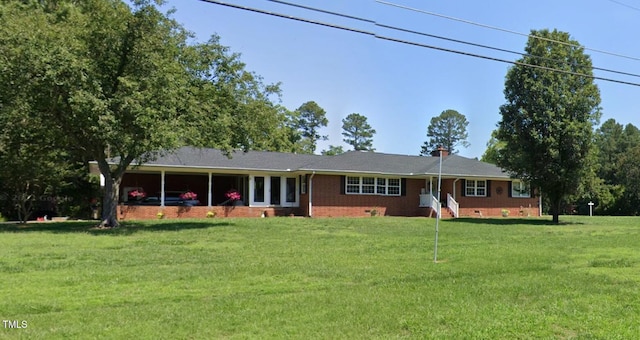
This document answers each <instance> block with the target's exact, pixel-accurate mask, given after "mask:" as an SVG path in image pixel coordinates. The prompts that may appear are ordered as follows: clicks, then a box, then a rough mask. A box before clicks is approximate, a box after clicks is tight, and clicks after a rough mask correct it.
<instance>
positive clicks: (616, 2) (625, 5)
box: [609, 0, 640, 12]
mask: <svg viewBox="0 0 640 340" xmlns="http://www.w3.org/2000/svg"><path fill="white" fill-rule="evenodd" d="M609 1H611V2H613V3H614V4H618V5H620V6H624V7H627V8H631V9H633V10H636V11H639V12H640V8H638V7H633V6H631V5H627V4H625V3H623V2H621V1H616V0H609Z"/></svg>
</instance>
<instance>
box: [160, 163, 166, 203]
mask: <svg viewBox="0 0 640 340" xmlns="http://www.w3.org/2000/svg"><path fill="white" fill-rule="evenodd" d="M164 175H165V171H164V170H161V171H160V207H162V208H164V199H165V194H164V186H165V180H164Z"/></svg>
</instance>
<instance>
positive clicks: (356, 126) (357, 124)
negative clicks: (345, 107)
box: [342, 113, 376, 151]
mask: <svg viewBox="0 0 640 340" xmlns="http://www.w3.org/2000/svg"><path fill="white" fill-rule="evenodd" d="M375 133H376V130H375V129H373V128H372V127H371V125H369V123H368V122H367V117H365V116H363V115H361V114H358V113H352V114H350V115H348V116H347V117H346V118H344V119H343V120H342V136H344V139H343V141H344V142H345V143H347V144H349V145H351V146H353V150H356V151H362V150H367V151H374V150H375V149H374V148H373V135H374V134H375Z"/></svg>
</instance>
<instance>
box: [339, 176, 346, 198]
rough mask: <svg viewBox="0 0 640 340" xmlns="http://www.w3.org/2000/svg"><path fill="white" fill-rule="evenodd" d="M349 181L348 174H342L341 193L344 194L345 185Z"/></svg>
mask: <svg viewBox="0 0 640 340" xmlns="http://www.w3.org/2000/svg"><path fill="white" fill-rule="evenodd" d="M346 183H347V176H340V195H344V194H345V193H344V190H345V186H346Z"/></svg>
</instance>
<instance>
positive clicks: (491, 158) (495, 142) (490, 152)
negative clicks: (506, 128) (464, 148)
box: [480, 130, 504, 164]
mask: <svg viewBox="0 0 640 340" xmlns="http://www.w3.org/2000/svg"><path fill="white" fill-rule="evenodd" d="M503 146H504V142H501V141H500V140H499V139H498V131H497V130H493V131H492V132H491V138H490V139H489V141H488V142H487V149H486V150H485V151H484V153H483V154H482V157H480V160H481V161H483V162H485V163H491V164H498V157H500V152H499V151H500V149H502V147H503Z"/></svg>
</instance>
